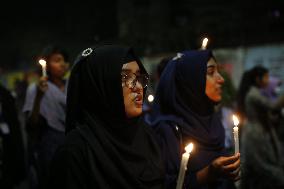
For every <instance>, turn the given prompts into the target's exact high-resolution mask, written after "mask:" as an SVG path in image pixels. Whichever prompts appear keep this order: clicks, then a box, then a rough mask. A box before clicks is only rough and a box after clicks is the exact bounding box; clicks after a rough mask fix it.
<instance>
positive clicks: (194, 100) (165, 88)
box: [147, 50, 225, 170]
mask: <svg viewBox="0 0 284 189" xmlns="http://www.w3.org/2000/svg"><path fill="white" fill-rule="evenodd" d="M211 57H212V58H214V56H213V54H212V52H211V51H210V50H202V51H198V50H190V51H184V52H182V53H180V56H179V57H178V58H174V59H173V60H172V61H170V62H169V63H168V65H167V66H166V68H165V70H164V71H163V73H162V76H161V78H160V82H159V84H158V87H157V91H156V95H155V101H154V108H153V112H152V114H151V116H150V119H148V120H147V123H148V124H150V125H151V126H153V128H154V129H156V130H157V128H156V127H157V126H158V125H159V127H161V125H160V124H159V123H160V122H163V121H170V122H173V124H174V125H175V124H176V125H177V126H178V127H179V128H180V132H181V134H182V136H183V144H184V145H186V144H187V143H188V142H189V141H191V142H193V143H194V146H195V147H194V153H192V156H191V162H192V163H191V166H193V167H192V169H193V170H196V169H197V170H198V169H200V168H202V167H205V166H206V165H208V163H209V162H210V161H212V160H213V159H214V158H216V157H218V156H220V155H223V150H224V137H225V135H224V128H223V126H222V123H221V120H220V117H219V115H218V114H215V113H214V103H213V102H212V101H210V99H209V98H208V97H207V95H206V94H205V87H206V73H207V62H208V61H209V59H210V58H211ZM159 129H163V128H159ZM164 129H167V128H164ZM183 150H184V149H183V148H182V149H181V153H182V152H183ZM194 156H196V157H194ZM194 159H195V161H194Z"/></svg>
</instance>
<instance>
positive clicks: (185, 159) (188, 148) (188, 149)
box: [176, 143, 193, 189]
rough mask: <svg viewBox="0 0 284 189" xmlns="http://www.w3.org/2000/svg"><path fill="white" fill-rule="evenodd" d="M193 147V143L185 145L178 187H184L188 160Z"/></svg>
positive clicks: (177, 188) (179, 188) (178, 188)
mask: <svg viewBox="0 0 284 189" xmlns="http://www.w3.org/2000/svg"><path fill="white" fill-rule="evenodd" d="M192 149H193V144H192V143H190V144H188V145H187V146H186V147H185V153H183V154H182V159H181V162H180V168H179V174H178V180H177V187H176V189H181V188H182V185H183V181H184V175H185V171H186V169H187V162H188V159H189V157H190V152H191V151H192Z"/></svg>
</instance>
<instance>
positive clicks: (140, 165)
mask: <svg viewBox="0 0 284 189" xmlns="http://www.w3.org/2000/svg"><path fill="white" fill-rule="evenodd" d="M147 81H148V74H147V72H146V70H145V68H144V67H143V65H142V63H141V62H140V60H139V59H138V58H137V57H136V56H135V54H134V52H133V50H132V49H131V48H127V47H123V46H116V45H102V46H98V47H96V48H88V49H86V50H84V51H83V53H82V54H81V55H80V56H79V57H78V59H77V61H76V63H75V65H74V67H73V69H72V72H71V76H70V80H69V86H68V92H67V120H66V123H67V128H66V129H67V138H66V142H65V144H64V145H63V146H62V147H61V148H59V150H58V151H57V154H56V156H55V158H54V160H53V164H52V168H51V169H52V171H51V175H50V182H49V184H50V185H49V188H51V187H57V188H68V189H73V188H80V189H84V188H86V189H89V188H124V189H127V188H163V183H164V174H163V173H164V171H163V166H162V161H161V158H160V157H161V156H160V153H159V149H158V146H157V145H156V143H155V140H154V136H153V135H152V131H151V130H150V129H149V128H148V127H146V126H145V125H143V124H142V123H143V122H141V121H140V114H141V113H142V103H143V98H144V94H145V92H146V87H147Z"/></svg>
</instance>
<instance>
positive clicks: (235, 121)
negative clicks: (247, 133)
mask: <svg viewBox="0 0 284 189" xmlns="http://www.w3.org/2000/svg"><path fill="white" fill-rule="evenodd" d="M233 122H234V125H235V126H238V125H239V123H240V121H239V119H238V117H237V116H235V115H233Z"/></svg>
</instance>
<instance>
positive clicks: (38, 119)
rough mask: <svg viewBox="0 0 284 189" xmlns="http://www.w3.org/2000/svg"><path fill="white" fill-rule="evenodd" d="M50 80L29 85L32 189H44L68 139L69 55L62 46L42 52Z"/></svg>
mask: <svg viewBox="0 0 284 189" xmlns="http://www.w3.org/2000/svg"><path fill="white" fill-rule="evenodd" d="M41 56H42V58H43V59H45V61H46V64H47V77H44V76H42V77H40V79H39V82H38V83H33V84H31V85H29V87H28V89H27V94H26V100H25V104H24V107H23V112H25V114H26V131H27V135H28V151H29V167H30V175H31V177H30V178H31V188H43V186H44V185H45V184H46V178H47V175H48V171H49V164H50V161H51V159H52V157H53V154H54V153H55V150H56V149H57V147H58V145H60V144H61V143H62V142H63V140H64V137H65V109H66V86H67V84H66V83H67V81H66V80H65V79H64V76H65V73H66V71H67V67H68V61H69V59H68V55H67V53H66V51H65V50H64V49H62V48H60V47H58V46H47V47H46V48H45V49H44V50H43V52H42V55H41Z"/></svg>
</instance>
